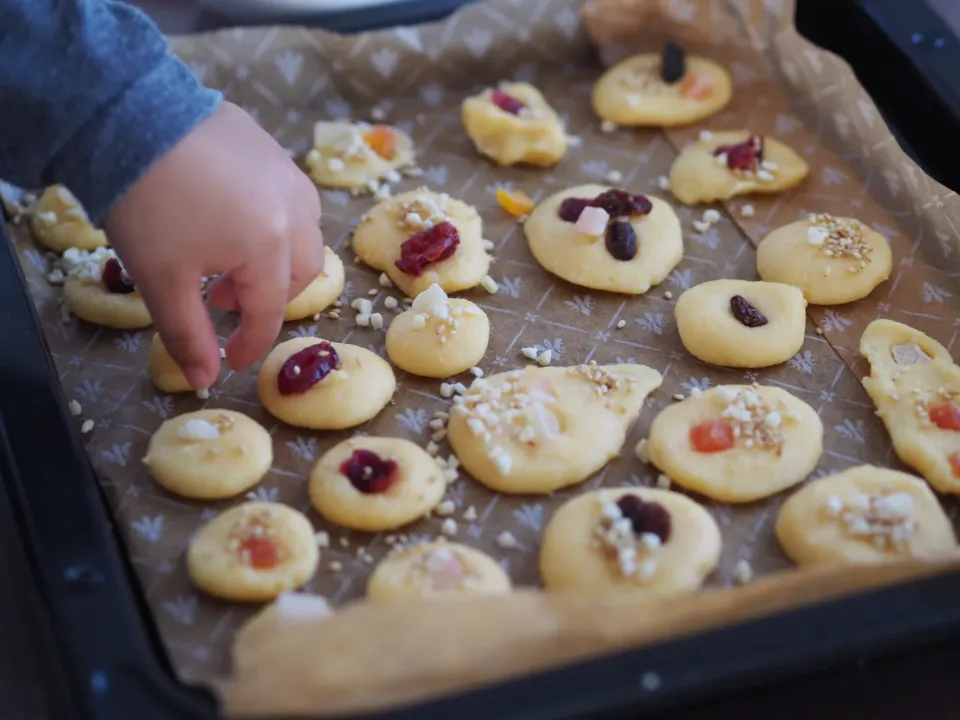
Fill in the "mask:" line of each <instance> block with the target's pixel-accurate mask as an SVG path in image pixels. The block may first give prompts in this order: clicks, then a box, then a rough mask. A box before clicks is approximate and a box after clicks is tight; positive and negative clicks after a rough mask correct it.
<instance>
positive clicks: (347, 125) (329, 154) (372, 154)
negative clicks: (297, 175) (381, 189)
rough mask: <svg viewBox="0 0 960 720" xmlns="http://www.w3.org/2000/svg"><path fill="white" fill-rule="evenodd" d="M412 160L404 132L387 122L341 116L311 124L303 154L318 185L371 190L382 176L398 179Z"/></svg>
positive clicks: (411, 141)
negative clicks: (310, 137) (309, 142)
mask: <svg viewBox="0 0 960 720" xmlns="http://www.w3.org/2000/svg"><path fill="white" fill-rule="evenodd" d="M413 163H414V146H413V140H411V139H410V136H409V135H407V134H406V133H403V132H401V131H400V130H398V129H397V128H395V127H390V126H388V125H369V124H367V123H362V122H361V123H351V122H345V121H342V120H335V121H321V122H318V123H316V124H315V125H314V126H313V147H312V148H311V150H310V151H309V152H308V153H307V157H306V165H307V169H308V170H309V173H310V177H312V178H313V180H314V182H316V183H317V185H320V186H321V187H327V188H342V189H345V190H361V191H371V192H372V191H373V190H374V189H375V188H376V187H377V186H378V185H379V183H380V182H381V181H383V180H387V181H390V179H391V178H393V179H394V180H399V173H398V171H399V170H400V169H402V168H406V167H410V166H412V165H413Z"/></svg>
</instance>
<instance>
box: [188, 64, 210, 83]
mask: <svg viewBox="0 0 960 720" xmlns="http://www.w3.org/2000/svg"><path fill="white" fill-rule="evenodd" d="M187 67H188V68H189V69H190V72H192V73H193V76H194V77H195V78H197V80H199V81H200V82H201V83H206V80H207V73H208V72H210V68H209V67H207V66H206V65H204V64H203V63H201V62H197V61H196V60H190V61H189V62H187Z"/></svg>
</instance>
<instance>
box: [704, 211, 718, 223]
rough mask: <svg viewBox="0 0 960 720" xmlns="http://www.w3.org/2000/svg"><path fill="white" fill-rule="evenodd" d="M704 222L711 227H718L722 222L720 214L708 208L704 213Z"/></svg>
mask: <svg viewBox="0 0 960 720" xmlns="http://www.w3.org/2000/svg"><path fill="white" fill-rule="evenodd" d="M703 221H704V222H705V223H709V224H710V225H716V224H717V223H718V222H720V213H719V212H717V211H716V210H714V209H713V208H708V209H706V210H704V211H703Z"/></svg>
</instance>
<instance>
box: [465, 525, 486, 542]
mask: <svg viewBox="0 0 960 720" xmlns="http://www.w3.org/2000/svg"><path fill="white" fill-rule="evenodd" d="M467 537H469V538H471V539H473V540H479V539H480V538H482V537H483V525H477V524H476V523H473V524H471V525H470V527H468V528H467Z"/></svg>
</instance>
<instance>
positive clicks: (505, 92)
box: [461, 83, 567, 167]
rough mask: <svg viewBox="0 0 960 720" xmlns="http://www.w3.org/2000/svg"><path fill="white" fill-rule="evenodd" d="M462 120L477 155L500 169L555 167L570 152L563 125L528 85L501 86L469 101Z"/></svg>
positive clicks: (541, 97) (463, 108)
mask: <svg viewBox="0 0 960 720" xmlns="http://www.w3.org/2000/svg"><path fill="white" fill-rule="evenodd" d="M461 117H462V119H463V128H464V130H466V131H467V136H468V137H469V138H470V140H472V141H473V144H474V146H475V147H476V148H477V152H479V153H480V154H481V155H484V156H486V157H488V158H490V159H492V160H493V161H494V162H496V163H497V164H499V165H506V166H510V165H518V164H525V165H536V166H538V167H552V166H553V165H556V164H557V163H558V162H560V160H561V159H562V158H563V156H564V155H565V154H566V152H567V134H566V133H565V132H564V129H563V123H562V122H561V121H560V118H559V117H558V116H557V113H556V112H555V111H554V109H553V108H552V107H550V105H549V104H548V103H547V101H546V100H544V98H543V95H541V94H540V91H539V90H537V89H536V88H535V87H534V86H533V85H530V84H528V83H501V84H500V86H499V87H497V88H487V89H486V90H484V91H483V92H481V93H479V94H478V95H474V96H472V97H468V98H467V99H466V100H464V101H463V106H462V108H461Z"/></svg>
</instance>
